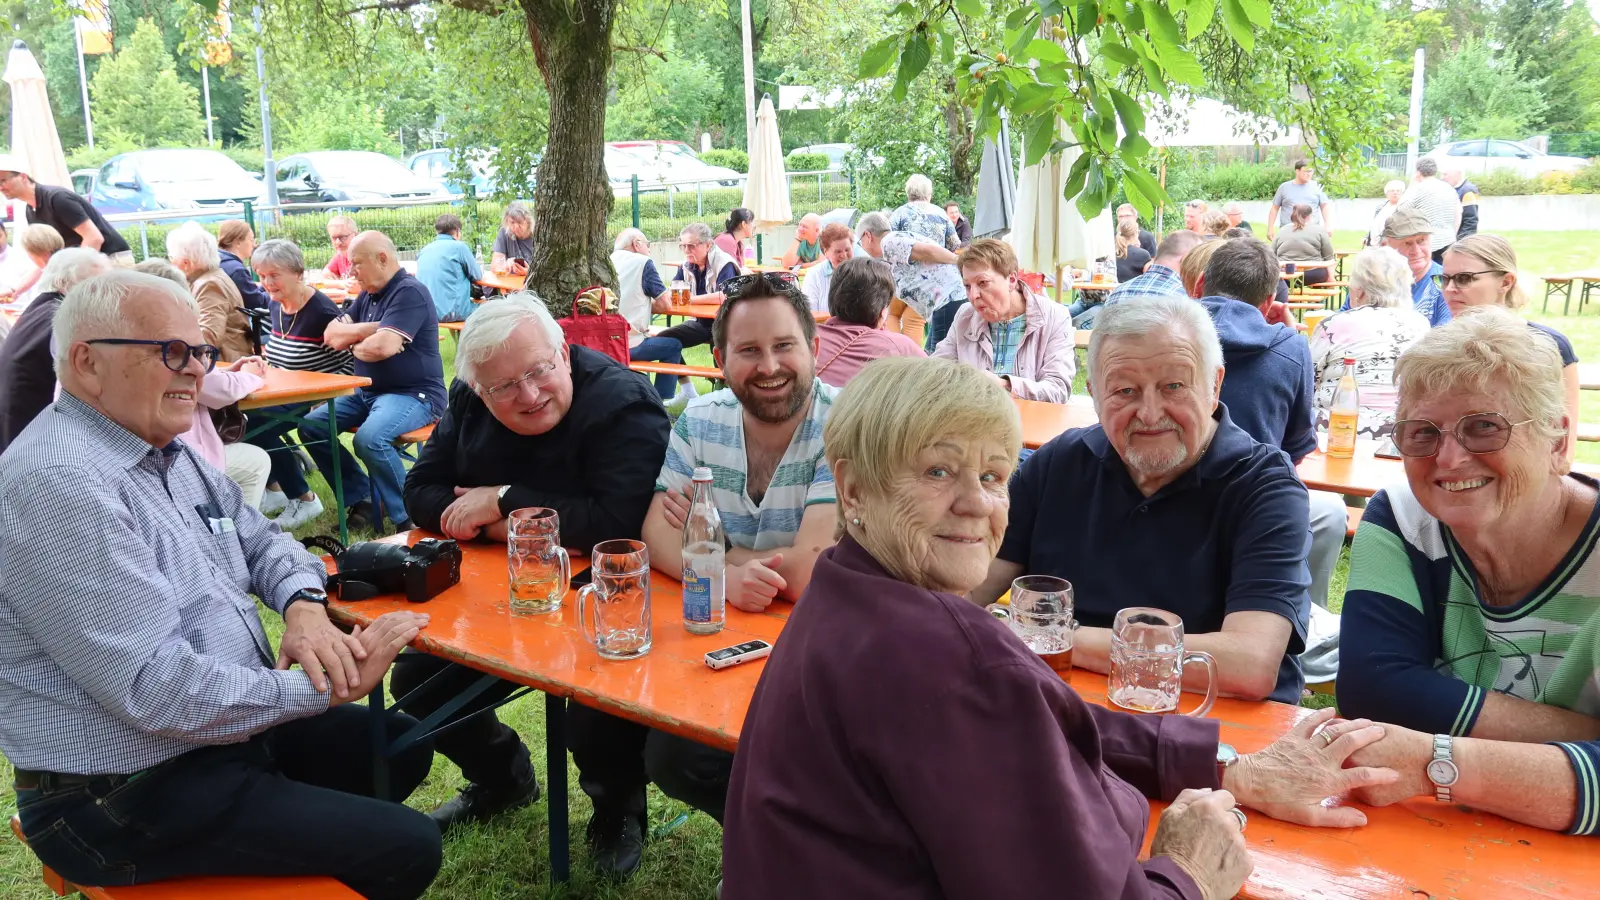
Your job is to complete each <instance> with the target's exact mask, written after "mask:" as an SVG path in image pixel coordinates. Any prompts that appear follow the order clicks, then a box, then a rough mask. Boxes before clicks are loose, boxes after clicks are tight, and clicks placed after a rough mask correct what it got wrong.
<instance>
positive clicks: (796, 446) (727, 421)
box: [656, 379, 838, 550]
mask: <svg viewBox="0 0 1600 900" xmlns="http://www.w3.org/2000/svg"><path fill="white" fill-rule="evenodd" d="M837 394H838V391H837V390H835V389H834V388H831V387H828V386H827V385H825V384H823V383H822V382H821V381H818V380H815V379H813V380H812V386H811V403H810V405H809V406H808V407H807V409H806V413H805V421H803V422H801V423H800V425H799V427H798V428H796V429H795V431H794V437H792V438H790V440H789V449H788V450H786V451H784V454H783V459H781V460H779V461H778V468H777V469H776V470H775V471H774V472H773V473H772V481H771V483H770V484H768V485H767V492H766V494H765V495H764V496H763V497H762V498H761V503H760V505H757V504H756V503H755V502H754V501H752V500H751V499H750V495H749V493H748V492H747V491H746V490H745V471H746V456H745V447H744V409H743V407H741V406H740V405H739V399H738V398H737V397H735V396H734V395H733V391H731V390H729V389H727V388H723V389H722V390H720V391H717V392H716V393H713V394H707V395H706V396H704V397H700V398H698V399H696V400H691V401H690V402H689V406H688V407H687V408H686V409H684V411H683V415H681V416H679V417H678V422H677V424H676V425H674V426H673V428H672V436H671V437H670V438H668V440H667V458H666V461H665V462H664V463H663V464H662V466H661V475H660V476H659V477H657V478H656V490H658V491H668V490H681V491H684V492H686V493H687V492H692V490H693V487H694V483H693V476H694V469H695V467H696V466H708V467H710V469H711V474H712V478H713V480H712V483H711V495H712V497H713V498H714V499H715V500H716V504H717V511H718V512H719V513H721V514H722V527H723V528H724V529H725V530H726V531H727V533H728V543H730V544H732V545H733V546H735V547H741V548H743V549H745V550H770V549H772V548H774V547H790V546H793V545H794V540H795V535H796V534H798V533H799V531H800V518H801V517H802V516H803V515H805V511H806V507H808V506H810V505H812V504H814V503H833V502H835V500H834V493H833V473H832V472H831V471H830V470H829V469H828V461H827V460H826V459H825V458H823V455H822V428H823V426H824V425H826V424H827V423H828V411H829V409H831V408H832V406H833V398H834V397H835V396H836V395H837Z"/></svg>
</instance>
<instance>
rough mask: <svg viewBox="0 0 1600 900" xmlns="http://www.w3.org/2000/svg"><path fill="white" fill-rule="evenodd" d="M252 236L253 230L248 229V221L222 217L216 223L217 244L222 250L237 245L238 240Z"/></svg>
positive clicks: (253, 235) (253, 234)
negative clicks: (222, 218)
mask: <svg viewBox="0 0 1600 900" xmlns="http://www.w3.org/2000/svg"><path fill="white" fill-rule="evenodd" d="M253 237H255V232H253V231H251V230H250V223H249V222H246V221H245V220H243V219H224V220H222V221H221V222H219V223H217V246H219V247H221V248H222V249H224V250H232V249H233V248H234V247H237V246H239V242H240V241H242V240H244V239H246V238H253Z"/></svg>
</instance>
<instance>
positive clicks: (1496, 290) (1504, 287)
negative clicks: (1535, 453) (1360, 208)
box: [1433, 234, 1580, 462]
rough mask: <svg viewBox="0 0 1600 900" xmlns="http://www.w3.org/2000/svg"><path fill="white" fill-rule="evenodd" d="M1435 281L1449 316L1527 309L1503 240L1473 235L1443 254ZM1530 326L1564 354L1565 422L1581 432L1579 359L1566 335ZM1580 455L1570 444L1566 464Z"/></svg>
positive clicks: (1574, 444)
mask: <svg viewBox="0 0 1600 900" xmlns="http://www.w3.org/2000/svg"><path fill="white" fill-rule="evenodd" d="M1433 280H1434V281H1435V282H1436V283H1437V284H1438V285H1439V288H1440V290H1441V291H1442V292H1443V293H1444V302H1445V303H1446V304H1448V305H1449V307H1450V315H1452V316H1459V315H1461V314H1462V313H1463V312H1465V311H1466V310H1468V309H1470V308H1472V307H1474V306H1502V307H1505V308H1506V309H1521V308H1522V307H1524V306H1527V305H1528V294H1527V292H1526V291H1524V290H1523V289H1522V284H1521V280H1520V278H1519V277H1518V275H1517V252H1516V251H1515V250H1513V249H1511V243H1510V242H1509V241H1507V240H1506V239H1505V238H1503V237H1500V236H1498V235H1493V234H1475V235H1472V236H1471V237H1467V238H1463V239H1461V240H1459V241H1456V242H1455V243H1454V244H1451V245H1450V248H1449V249H1448V250H1446V251H1445V252H1444V274H1442V275H1435V276H1434V278H1433ZM1528 327H1529V328H1532V329H1534V330H1535V331H1538V332H1539V333H1541V334H1543V335H1545V336H1546V337H1548V338H1549V339H1550V340H1552V341H1555V344H1556V350H1557V352H1559V353H1560V354H1561V383H1562V396H1563V397H1564V398H1565V405H1566V411H1567V418H1568V419H1570V420H1571V421H1572V427H1573V428H1574V429H1576V428H1577V427H1578V425H1577V423H1578V394H1579V392H1580V383H1579V381H1578V354H1577V352H1576V351H1574V350H1573V349H1572V342H1571V341H1569V340H1567V336H1566V335H1564V334H1562V333H1561V332H1559V331H1557V330H1555V329H1554V328H1551V327H1550V326H1548V325H1541V324H1540V323H1538V322H1529V323H1528ZM1576 452H1577V441H1571V442H1569V443H1568V445H1567V461H1568V462H1571V461H1572V458H1573V454H1574V453H1576Z"/></svg>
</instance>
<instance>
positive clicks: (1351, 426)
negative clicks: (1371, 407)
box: [1328, 413, 1357, 456]
mask: <svg viewBox="0 0 1600 900" xmlns="http://www.w3.org/2000/svg"><path fill="white" fill-rule="evenodd" d="M1356 419H1357V417H1356V416H1355V415H1353V414H1350V413H1335V414H1334V415H1332V416H1329V417H1328V450H1329V452H1343V453H1344V454H1345V455H1346V456H1348V455H1349V454H1350V452H1352V451H1354V450H1355V447H1356Z"/></svg>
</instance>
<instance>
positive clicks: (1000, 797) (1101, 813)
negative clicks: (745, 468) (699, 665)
mask: <svg viewBox="0 0 1600 900" xmlns="http://www.w3.org/2000/svg"><path fill="white" fill-rule="evenodd" d="M1216 749H1217V723H1216V722H1215V721H1208V720H1205V719H1190V718H1185V717H1179V716H1136V715H1133V714H1130V713H1121V712H1113V711H1110V710H1107V709H1103V708H1101V707H1098V706H1094V705H1092V704H1089V703H1086V702H1085V701H1084V700H1083V699H1082V698H1080V697H1079V696H1078V695H1077V694H1076V693H1074V692H1073V691H1072V689H1071V688H1069V687H1068V686H1067V685H1066V684H1065V683H1063V682H1062V681H1061V679H1060V678H1059V677H1058V676H1057V675H1056V674H1055V673H1054V672H1053V671H1051V669H1050V668H1049V667H1048V666H1047V665H1045V664H1044V663H1043V662H1042V661H1040V660H1039V658H1038V657H1037V656H1035V655H1034V654H1033V653H1032V652H1031V651H1029V650H1028V648H1027V647H1025V646H1023V644H1022V643H1021V641H1019V640H1017V639H1016V637H1014V636H1013V635H1012V634H1011V632H1010V630H1009V629H1007V628H1006V626H1005V625H1004V623H1002V622H1000V621H999V620H997V619H995V618H994V617H993V616H991V615H989V613H988V612H986V611H984V610H983V609H982V608H980V607H978V606H975V605H973V604H972V603H970V602H968V601H967V600H965V599H963V598H960V597H956V596H953V595H951V594H939V593H934V592H932V591H927V590H924V589H921V588H916V587H912V586H910V585H907V584H905V583H903V582H900V581H897V580H895V579H894V578H893V577H891V576H890V575H888V574H887V573H886V572H885V571H884V569H883V568H882V567H881V566H880V565H878V563H877V561H876V560H874V559H873V558H872V556H871V555H869V554H868V553H867V552H866V550H864V549H863V548H862V547H861V545H859V544H857V543H855V542H854V541H852V540H851V539H849V538H848V537H847V538H845V539H844V540H842V541H840V542H839V544H838V545H837V546H836V547H834V548H832V549H830V550H828V551H826V552H825V553H824V554H823V555H822V557H821V558H820V559H818V560H817V564H816V568H815V570H814V571H813V573H812V577H811V584H810V586H809V587H807V588H806V592H805V594H804V595H803V596H802V597H801V598H800V601H799V602H798V603H797V604H796V605H795V609H794V612H793V614H791V615H790V617H789V622H788V624H787V625H785V626H784V629H783V636H782V638H781V639H780V640H779V641H778V642H777V646H776V647H775V648H774V650H773V653H772V657H771V658H770V659H769V660H767V663H766V669H765V671H763V672H762V674H761V681H760V683H759V684H758V685H757V686H756V691H755V696H754V697H753V698H752V700H751V702H750V711H749V713H748V715H747V716H746V717H745V722H744V728H743V732H742V734H741V736H740V739H739V752H738V754H737V757H736V759H735V762H734V767H733V781H732V784H731V785H730V786H729V789H728V807H727V821H726V827H725V828H724V829H723V837H722V853H723V862H722V865H723V876H724V879H725V882H724V885H723V890H724V894H723V897H724V898H725V900H755V898H760V900H789V898H793V900H815V898H819V897H827V898H830V900H834V898H836V900H849V898H872V900H913V898H915V900H932V898H973V900H979V898H983V900H989V898H994V897H1006V898H1008V900H1029V898H1052V900H1054V898H1060V897H1067V896H1071V897H1093V898H1096V900H1113V898H1148V897H1182V898H1190V900H1198V898H1199V897H1200V891H1199V889H1198V888H1197V887H1196V886H1195V884H1194V881H1193V880H1192V879H1190V878H1189V876H1188V875H1186V874H1184V873H1183V872H1182V871H1181V870H1180V869H1179V868H1178V867H1177V865H1175V864H1174V863H1173V862H1172V861H1171V860H1170V859H1168V858H1166V857H1158V858H1156V859H1153V860H1151V861H1149V862H1140V861H1139V859H1138V856H1139V848H1140V845H1141V843H1142V841H1143V839H1144V834H1145V829H1146V827H1147V825H1148V822H1149V816H1150V807H1149V805H1148V804H1147V803H1146V801H1145V799H1144V798H1145V796H1151V797H1161V798H1162V799H1165V800H1171V799H1172V798H1173V797H1175V796H1177V794H1178V792H1179V791H1180V790H1182V789H1184V788H1190V787H1194V788H1216V787H1218V786H1219V785H1218V784H1217V771H1216Z"/></svg>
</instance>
